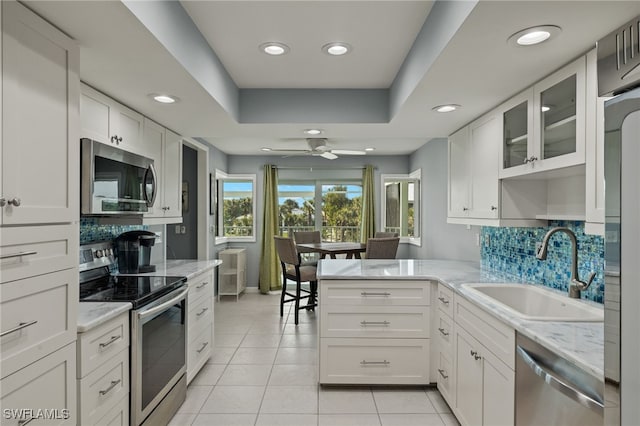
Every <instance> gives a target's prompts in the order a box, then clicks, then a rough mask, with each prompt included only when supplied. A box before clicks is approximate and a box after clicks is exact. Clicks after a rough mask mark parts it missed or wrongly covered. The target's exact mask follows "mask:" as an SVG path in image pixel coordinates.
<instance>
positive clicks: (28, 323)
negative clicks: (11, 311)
mask: <svg viewBox="0 0 640 426" xmlns="http://www.w3.org/2000/svg"><path fill="white" fill-rule="evenodd" d="M37 323H38V321H37V320H33V321H29V322H21V323H20V324H18V325H17V326H16V327H13V328H11V329H9V330H7V331H3V332H2V333H0V337H4V336H6V335H8V334H11V333H15V332H16V331H19V330H22V329H23V328H27V327H29V326H31V325H34V324H37Z"/></svg>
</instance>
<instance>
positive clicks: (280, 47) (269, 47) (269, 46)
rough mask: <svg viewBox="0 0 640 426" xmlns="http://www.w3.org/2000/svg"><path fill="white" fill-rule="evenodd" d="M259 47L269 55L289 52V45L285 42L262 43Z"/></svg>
mask: <svg viewBox="0 0 640 426" xmlns="http://www.w3.org/2000/svg"><path fill="white" fill-rule="evenodd" d="M259 47H260V51H261V52H264V53H266V54H267V55H271V56H280V55H284V54H285V53H287V52H289V46H287V45H286V44H284V43H278V42H276V41H270V42H267V43H262V44H261V45H260V46H259Z"/></svg>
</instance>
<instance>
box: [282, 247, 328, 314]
mask: <svg viewBox="0 0 640 426" xmlns="http://www.w3.org/2000/svg"><path fill="white" fill-rule="evenodd" d="M274 238H275V243H276V250H277V251H278V257H279V258H280V265H281V266H282V294H281V295H280V316H283V314H284V304H285V303H289V302H295V313H294V316H295V324H296V325H298V311H299V310H300V309H308V310H314V307H315V306H317V303H316V294H317V291H318V281H317V278H316V267H315V266H311V265H301V264H300V257H299V256H298V251H297V250H296V244H295V243H294V242H293V238H286V237H280V236H274ZM287 279H290V280H294V281H295V283H296V290H295V293H292V292H289V291H287ZM305 281H308V282H309V290H307V289H304V288H302V283H303V282H305ZM302 293H306V295H304V296H303V295H302ZM286 296H289V297H290V299H286ZM303 299H307V304H306V305H305V306H300V301H301V300H303Z"/></svg>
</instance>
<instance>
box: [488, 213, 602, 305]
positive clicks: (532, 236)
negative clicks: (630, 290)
mask: <svg viewBox="0 0 640 426" xmlns="http://www.w3.org/2000/svg"><path fill="white" fill-rule="evenodd" d="M556 226H566V227H568V228H570V229H571V230H572V231H573V232H574V233H575V234H576V238H577V239H578V273H579V274H580V279H582V280H583V281H584V280H586V279H587V278H588V277H589V275H590V274H591V272H596V277H595V279H594V280H593V283H592V284H591V287H589V289H588V290H587V291H585V292H583V293H582V297H583V298H585V299H589V300H593V301H595V302H599V303H603V301H604V238H602V237H600V236H596V235H585V233H584V222H569V221H549V226H548V227H544V228H506V227H505V228H496V227H489V226H484V227H482V229H481V235H480V237H481V240H480V241H482V244H480V262H481V265H482V267H483V268H484V269H489V270H492V271H497V272H502V273H506V274H508V275H511V276H513V277H514V278H519V279H521V280H523V281H525V282H530V283H538V284H543V285H545V286H547V287H551V288H555V289H559V290H562V291H568V286H569V279H570V277H571V241H570V240H569V237H568V236H567V235H566V234H564V233H561V232H559V233H556V234H555V235H553V236H552V237H551V240H550V243H549V252H548V256H547V260H538V259H536V255H535V253H536V243H540V242H541V241H542V238H543V237H544V235H545V234H546V232H547V231H548V230H549V229H551V228H553V227H556Z"/></svg>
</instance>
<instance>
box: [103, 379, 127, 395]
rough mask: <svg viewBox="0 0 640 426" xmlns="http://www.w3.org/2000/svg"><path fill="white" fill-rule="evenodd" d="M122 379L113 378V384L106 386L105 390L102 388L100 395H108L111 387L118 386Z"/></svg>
mask: <svg viewBox="0 0 640 426" xmlns="http://www.w3.org/2000/svg"><path fill="white" fill-rule="evenodd" d="M121 381H122V380H120V379H118V380H112V381H111V384H110V385H109V387H108V388H106V389H105V390H101V391H100V395H106V394H108V393H109V391H111V389H113V388H115V387H116V386H118V383H120V382H121Z"/></svg>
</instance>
